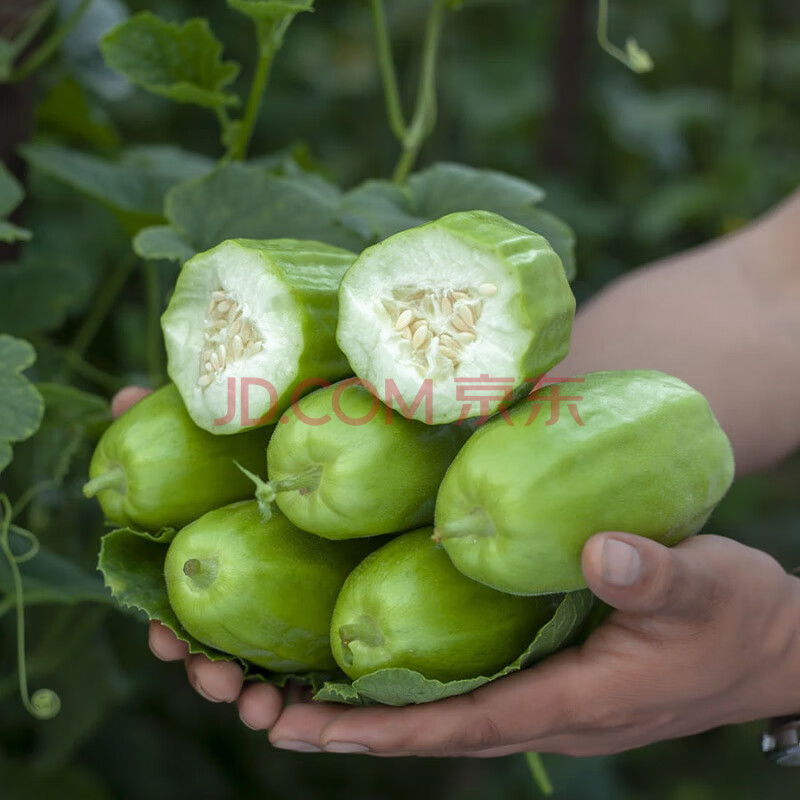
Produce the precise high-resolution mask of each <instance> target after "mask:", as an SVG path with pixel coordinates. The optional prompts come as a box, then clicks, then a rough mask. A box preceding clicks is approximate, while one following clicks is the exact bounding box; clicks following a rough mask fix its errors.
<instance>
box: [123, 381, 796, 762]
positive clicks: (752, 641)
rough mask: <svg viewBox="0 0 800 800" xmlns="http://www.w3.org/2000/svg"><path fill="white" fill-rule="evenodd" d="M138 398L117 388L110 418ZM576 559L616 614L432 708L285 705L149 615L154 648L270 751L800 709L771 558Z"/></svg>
mask: <svg viewBox="0 0 800 800" xmlns="http://www.w3.org/2000/svg"><path fill="white" fill-rule="evenodd" d="M127 393H130V394H127ZM145 393H146V391H144V390H137V389H134V388H132V387H131V388H129V389H127V390H123V392H121V393H120V394H119V395H118V396H117V397H116V398H115V400H114V405H112V411H114V413H115V415H118V414H119V413H121V412H122V411H123V410H124V408H126V407H128V406H129V405H131V404H132V403H133V402H135V401H136V400H138V399H140V398H141V397H142V396H144V394H145ZM615 543H622V545H628V546H629V547H624V546H623V547H622V549H620V548H618V547H617V546H616V544H615ZM630 548H633V550H632V551H631V549H630ZM582 565H583V571H584V575H585V577H586V579H587V582H588V584H589V587H590V588H591V589H592V591H593V592H594V593H595V594H596V595H597V596H598V597H600V598H601V599H602V600H604V601H606V602H607V603H609V604H610V605H611V606H613V607H614V608H615V609H616V611H614V613H612V615H611V616H610V617H609V619H608V620H607V621H606V622H604V623H603V624H602V625H601V626H600V627H599V628H598V629H597V630H595V631H594V632H593V633H592V634H591V636H590V637H589V638H588V639H587V640H586V642H585V643H584V644H583V645H581V646H580V647H574V648H571V649H569V650H566V651H564V652H562V653H560V654H558V655H555V656H552V657H551V658H549V659H547V661H545V662H543V663H542V664H540V665H538V666H537V667H535V668H534V669H531V670H526V671H523V672H520V673H517V674H515V675H512V676H509V677H506V678H503V679H502V680H500V681H497V682H496V683H493V684H490V685H488V686H485V687H483V688H481V689H479V690H477V691H475V692H472V693H471V694H467V695H462V696H459V697H454V698H450V699H447V700H443V701H439V702H436V703H431V704H427V705H421V706H408V707H405V708H386V707H379V708H378V707H375V708H352V707H347V706H341V705H338V704H333V703H320V704H316V703H297V704H294V705H290V706H289V707H288V708H286V709H284V710H283V711H282V705H283V703H282V696H281V694H280V693H279V692H278V690H276V689H275V688H274V687H272V686H269V685H266V684H253V685H249V686H246V687H245V688H244V689H243V688H242V687H243V675H242V671H241V669H240V668H239V667H238V666H237V665H236V664H233V663H230V662H225V661H218V662H211V661H209V660H208V659H207V658H205V657H204V656H200V655H195V656H189V655H188V650H187V647H186V645H185V643H183V642H180V641H179V640H178V639H177V638H176V637H175V635H174V634H173V633H172V632H171V631H169V630H168V629H167V628H165V627H164V626H162V625H160V624H159V623H156V622H154V623H151V626H150V647H151V650H152V651H153V653H154V654H155V655H156V656H158V657H159V658H161V659H162V660H165V661H173V660H180V659H184V660H185V662H186V670H187V675H188V677H189V681H190V683H191V684H192V686H193V687H194V688H195V689H196V691H198V693H200V694H201V695H202V696H203V697H205V698H206V699H209V700H212V701H214V702H233V701H234V700H236V701H237V705H238V708H239V714H240V717H241V719H242V721H243V722H244V723H245V724H246V725H248V726H249V727H251V728H255V729H262V730H267V729H270V740H271V741H272V743H273V744H274V745H275V746H276V747H282V748H285V749H292V750H302V751H307V752H311V751H317V750H326V751H328V752H351V753H352V752H364V753H373V754H376V755H426V756H434V755H438V756H457V755H468V756H481V757H488V756H503V755H509V754H511V753H515V752H525V751H536V752H556V753H565V754H569V755H580V756H584V755H599V754H607V753H614V752H619V751H622V750H628V749H632V748H635V747H640V746H642V745H645V744H648V743H650V742H654V741H659V740H663V739H671V738H676V737H679V736H685V735H689V734H692V733H698V732H700V731H703V730H707V729H709V728H713V727H717V726H719V725H725V724H731V723H737V722H745V721H748V720H752V719H758V718H763V717H768V716H777V715H780V714H784V713H790V712H794V711H797V710H800V634H798V632H797V624H796V621H797V619H798V615H800V580H798V579H797V578H794V577H792V576H790V575H787V574H786V573H785V572H784V570H783V569H782V567H781V566H780V565H779V564H778V563H777V562H776V561H775V560H774V559H773V558H771V557H770V556H768V555H766V554H765V553H762V552H760V551H758V550H754V549H752V548H749V547H745V546H744V545H741V544H738V543H737V542H734V541H732V540H729V539H724V538H722V537H718V536H710V535H701V536H697V537H694V538H692V539H688V540H686V541H684V542H682V543H681V544H679V545H677V546H676V547H674V548H671V549H670V548H666V547H664V546H662V545H660V544H657V543H656V542H652V541H650V540H648V539H644V538H641V537H638V536H634V535H632V534H628V533H600V534H596V535H595V536H593V537H592V538H591V539H590V540H589V542H588V543H587V545H586V546H585V548H584V551H583V556H582Z"/></svg>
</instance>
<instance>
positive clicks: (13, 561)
mask: <svg viewBox="0 0 800 800" xmlns="http://www.w3.org/2000/svg"><path fill="white" fill-rule="evenodd" d="M0 506H2V512H3V519H2V522H1V523H0V550H2V551H3V555H4V556H5V558H6V561H8V567H9V570H10V571H11V577H12V579H13V582H14V602H15V604H16V607H17V608H16V610H17V676H18V679H19V694H20V697H21V698H22V704H23V705H24V706H25V708H26V710H27V711H28V713H29V714H30V715H31V716H32V717H35V718H36V719H42V720H44V719H51V718H52V717H54V716H55V715H56V714H58V712H59V710H60V709H61V700H60V699H59V697H58V695H57V694H56V693H55V692H54V691H52V690H51V689H39V690H38V691H36V692H34V694H33V697H31V696H30V694H29V691H28V674H27V665H26V663H25V603H24V593H23V587H22V575H21V573H20V571H19V563H20V561H25V560H27V559H28V558H31V557H32V556H31V551H30V550H29V551H28V552H27V553H24V554H23V555H22V556H16V555H14V553H13V551H12V550H11V544H10V542H9V538H8V537H9V532H10V530H11V520H12V516H13V509H12V508H11V502H10V501H9V499H8V497H6V495H2V496H0ZM26 533H28V532H26ZM27 538H28V539H29V540H30V543H31V547H32V548H36V547H38V540H37V539H36V537H35V536H34V535H33V534H32V533H31V534H29V536H28V537H27ZM7 601H8V598H6V600H4V604H5V602H7Z"/></svg>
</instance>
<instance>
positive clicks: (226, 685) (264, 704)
mask: <svg viewBox="0 0 800 800" xmlns="http://www.w3.org/2000/svg"><path fill="white" fill-rule="evenodd" d="M148 394H150V389H145V388H143V387H140V386H126V387H125V388H124V389H122V390H120V391H119V392H118V393H117V394H116V395H115V396H114V398H113V399H112V401H111V415H112V416H113V417H114V419H116V418H117V417H119V416H120V415H121V414H123V413H124V412H125V411H127V410H128V409H129V408H130V407H131V406H132V405H134V403H137V402H138V401H139V400H141V399H142V398H143V397H146V396H147V395H148ZM149 644H150V650H151V651H152V652H153V655H155V656H156V657H157V658H160V659H161V660H162V661H183V662H184V664H185V666H186V675H187V677H188V678H189V683H190V684H191V686H192V687H193V688H194V690H195V691H196V692H197V693H198V694H199V695H200V696H201V697H203V698H205V699H206V700H209V701H211V702H212V703H232V702H234V701H236V702H237V705H238V708H239V716H240V717H241V719H242V722H244V724H245V725H247V726H248V727H251V728H256V729H265V728H269V727H271V726H272V724H273V723H274V721H275V720H276V719H277V717H278V714H279V713H280V710H281V708H282V707H283V696H282V695H281V693H280V692H279V691H278V690H277V689H276V688H275V687H274V686H270V685H269V684H263V683H259V684H250V685H248V686H246V687H244V688H243V684H244V674H243V673H242V670H241V668H240V667H239V666H238V664H235V663H233V662H230V661H211V660H210V659H208V658H206V657H205V656H204V655H201V654H197V655H190V654H189V647H188V645H187V644H186V642H182V641H180V640H179V639H178V638H177V637H176V636H175V634H174V633H173V632H172V631H171V630H170V629H169V628H167V627H165V626H164V625H162V624H161V623H160V622H155V621H153V622H151V623H150V629H149Z"/></svg>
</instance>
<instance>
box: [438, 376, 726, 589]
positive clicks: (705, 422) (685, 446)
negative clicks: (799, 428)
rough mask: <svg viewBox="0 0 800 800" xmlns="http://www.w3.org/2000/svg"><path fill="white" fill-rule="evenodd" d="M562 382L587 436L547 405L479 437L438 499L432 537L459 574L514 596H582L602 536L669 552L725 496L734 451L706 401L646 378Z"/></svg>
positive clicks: (664, 380)
mask: <svg viewBox="0 0 800 800" xmlns="http://www.w3.org/2000/svg"><path fill="white" fill-rule="evenodd" d="M582 377H584V378H585V382H584V383H577V382H576V383H572V382H570V383H565V384H563V385H562V386H561V387H560V392H561V395H562V396H567V395H572V396H579V397H581V398H582V399H580V400H578V401H576V402H575V405H576V406H577V410H578V413H579V415H580V418H581V419H582V420H583V423H584V424H583V425H582V426H581V425H578V424H577V422H576V421H575V420H574V419H573V418H572V415H571V413H570V411H569V409H568V407H567V402H561V403H560V404H559V406H560V416H559V419H558V421H557V422H555V423H553V424H551V425H548V424H547V422H549V421H550V419H551V404H550V401H549V400H547V396H548V395H549V394H550V391H551V387H544V388H543V389H541V390H539V392H537V395H536V396H537V398H540V399H541V400H542V401H543V403H544V405H542V407H541V411H540V412H539V414H538V416H537V417H536V419H535V420H534V421H533V423H532V424H531V425H526V422H527V420H528V418H529V416H530V414H531V404H530V403H529V402H523V403H520V404H519V405H518V406H515V407H514V408H513V409H512V410H511V412H510V414H509V417H510V419H511V421H512V422H513V423H514V424H513V426H512V425H509V424H508V422H506V420H504V419H503V418H502V417H501V416H499V417H496V418H495V419H493V420H490V421H489V422H487V423H486V425H484V426H483V427H482V428H480V429H479V430H478V431H477V432H476V433H475V434H474V435H473V436H472V438H471V439H470V440H469V442H467V444H466V445H465V447H464V448H463V449H462V451H461V452H460V453H459V455H458V456H457V458H456V459H455V461H454V462H453V464H452V465H451V467H450V469H449V470H448V472H447V475H446V476H445V478H444V481H443V482H442V484H441V487H440V489H439V494H438V497H437V500H436V528H437V531H438V532H439V533H440V535H441V536H442V537H443V544H444V547H445V549H446V550H447V553H448V555H449V556H450V558H451V559H452V560H453V563H454V564H455V566H456V567H457V568H458V569H459V570H461V572H463V573H464V574H465V575H467V576H469V577H470V578H473V579H474V580H477V581H481V582H482V583H485V584H486V585H487V586H492V587H494V588H496V589H500V590H501V591H506V592H514V593H518V594H538V593H542V592H562V591H571V590H573V589H580V588H582V587H584V586H586V582H585V580H584V578H583V574H582V572H581V564H580V559H581V550H582V549H583V545H584V544H585V542H586V541H587V539H589V537H590V536H592V535H593V534H595V533H597V532H600V531H627V532H630V533H635V534H639V535H640V536H646V537H647V538H649V539H655V540H656V541H659V542H661V543H663V544H666V545H674V544H676V543H677V542H679V541H681V540H682V539H684V538H685V537H687V536H691V535H692V534H694V533H696V532H697V531H698V530H700V528H702V526H703V525H704V524H705V522H706V520H707V519H708V517H709V515H710V514H711V511H712V510H713V508H714V506H715V505H716V504H717V503H718V502H719V501H720V500H721V499H722V497H723V496H724V494H725V492H726V491H727V490H728V487H729V486H730V484H731V482H732V480H733V474H734V462H733V451H732V450H731V446H730V442H729V441H728V438H727V436H726V435H725V433H724V432H723V430H722V429H721V428H720V426H719V424H718V422H717V420H716V419H715V417H714V415H713V413H712V412H711V409H710V407H709V405H708V403H707V401H706V399H705V398H704V397H703V395H702V394H700V393H699V392H697V391H695V390H694V389H692V388H691V387H690V386H688V385H687V384H685V383H684V382H683V381H681V380H679V379H678V378H674V377H672V376H670V375H665V374H663V373H660V372H655V371H648V370H630V371H622V372H593V373H589V374H587V375H585V376H582Z"/></svg>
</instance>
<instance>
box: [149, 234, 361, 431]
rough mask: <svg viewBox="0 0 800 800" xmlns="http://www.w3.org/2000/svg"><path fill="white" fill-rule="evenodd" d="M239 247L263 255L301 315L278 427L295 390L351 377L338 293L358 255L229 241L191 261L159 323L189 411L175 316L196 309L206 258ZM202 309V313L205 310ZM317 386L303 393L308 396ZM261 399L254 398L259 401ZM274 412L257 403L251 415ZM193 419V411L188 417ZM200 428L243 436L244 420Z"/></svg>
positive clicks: (293, 242)
mask: <svg viewBox="0 0 800 800" xmlns="http://www.w3.org/2000/svg"><path fill="white" fill-rule="evenodd" d="M223 245H224V246H226V247H231V245H233V246H236V247H241V248H243V249H246V250H255V251H257V252H258V253H260V254H261V255H262V257H263V261H264V269H265V270H268V271H269V272H271V273H273V274H275V275H276V276H278V277H279V278H280V279H281V280H282V281H283V282H284V283H285V285H286V290H287V292H289V293H290V294H291V295H292V296H293V297H294V299H295V300H296V301H297V303H298V305H299V306H300V308H301V309H302V317H301V328H302V336H303V341H304V347H303V350H302V352H301V353H300V356H299V358H298V360H297V373H296V375H295V378H294V381H293V382H292V383H291V385H290V386H289V387H287V388H286V390H284V391H283V392H281V393H280V394H279V396H278V401H277V404H276V409H275V413H274V414H273V415H272V417H271V419H270V422H272V423H275V422H277V421H278V419H279V417H280V414H281V412H282V411H283V410H284V409H286V408H288V406H289V405H290V404H291V402H292V400H294V399H296V397H295V396H293V394H294V391H295V387H296V386H297V385H298V384H299V383H302V382H303V381H306V380H308V379H310V378H321V379H323V380H337V379H339V378H343V377H345V376H346V375H349V374H351V370H350V365H349V364H348V363H347V358H346V357H345V356H344V354H343V353H342V351H341V350H340V349H339V346H338V345H337V343H336V325H337V322H338V317H339V301H338V291H339V284H340V283H341V280H342V276H343V275H344V274H345V272H346V271H347V270H348V268H349V267H350V265H351V264H352V263H353V261H354V259H355V258H356V255H355V253H351V252H350V251H349V250H344V249H343V248H341V247H334V246H333V245H329V244H325V243H324V242H315V241H306V240H300V239H265V240H260V239H229V240H227V241H225V242H222V243H221V244H219V245H217V246H216V247H214V248H211V249H210V250H207V251H205V252H203V253H198V254H197V255H195V256H193V257H192V258H191V259H189V260H188V261H187V262H186V263H185V264H184V265H183V268H182V269H181V272H180V274H179V276H178V280H177V282H176V284H175V291H174V292H173V294H172V297H171V298H170V301H169V305H168V307H167V310H166V311H165V312H164V314H163V315H162V317H161V327H162V329H163V331H164V340H165V343H166V349H167V373H168V374H169V376H170V378H171V379H172V380H173V381H175V383H176V385H177V386H178V389H179V391H180V392H181V394H182V396H183V398H184V401H185V403H186V406H187V408H188V409H191V402H190V400H191V397H192V395H193V392H194V389H195V380H194V379H192V380H191V381H190V382H189V383H188V384H187V385H186V386H184V385H183V381H182V380H181V379H180V365H181V363H182V362H183V361H184V360H185V358H186V355H185V353H184V352H183V350H182V346H181V345H182V343H181V342H179V341H176V340H175V339H174V338H173V337H171V336H170V335H169V329H170V319H171V316H172V313H174V312H177V311H179V310H180V308H181V307H182V306H183V305H184V304H186V303H197V300H196V299H195V297H194V293H193V292H192V290H191V285H192V279H193V275H194V274H196V273H200V272H202V270H203V268H204V261H205V257H206V256H207V255H208V254H209V253H212V252H213V251H214V250H216V249H217V248H219V247H222V246H223ZM207 303H208V297H207V296H205V295H204V297H203V301H202V302H201V303H200V304H198V308H197V314H198V315H202V314H204V313H205V309H206V304H207ZM201 306H202V307H201ZM250 377H252V378H262V379H264V380H270V375H268V374H263V375H255V374H254V375H251V376H250ZM311 388H313V386H311V387H308V388H306V389H305V392H308V391H310V389H311ZM257 396H258V395H257V394H254V397H253V400H254V401H255V399H256V397H257ZM269 411H270V408H269V401H268V399H266V401H265V403H264V405H263V406H262V407H260V408H259V406H258V403H257V402H253V404H252V407H251V415H252V416H253V417H261V416H264V415H266V414H267V413H268V412H269ZM190 413H191V411H190ZM195 422H196V423H197V424H198V425H200V427H203V428H205V429H206V430H208V431H210V432H212V433H215V434H229V433H237V432H238V431H240V430H242V426H241V418H240V415H238V414H237V415H236V417H235V419H234V420H233V421H232V422H230V423H228V424H227V425H215V424H214V421H213V419H201V418H199V417H198V418H197V419H195Z"/></svg>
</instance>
